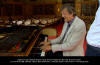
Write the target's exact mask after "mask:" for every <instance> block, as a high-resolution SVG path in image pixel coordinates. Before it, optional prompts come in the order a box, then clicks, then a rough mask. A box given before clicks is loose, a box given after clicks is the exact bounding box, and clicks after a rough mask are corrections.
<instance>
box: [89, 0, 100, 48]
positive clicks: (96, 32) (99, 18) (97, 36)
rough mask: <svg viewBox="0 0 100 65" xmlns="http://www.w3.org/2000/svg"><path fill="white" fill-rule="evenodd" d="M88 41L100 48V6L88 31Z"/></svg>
mask: <svg viewBox="0 0 100 65" xmlns="http://www.w3.org/2000/svg"><path fill="white" fill-rule="evenodd" d="M99 3H100V0H99ZM87 42H88V44H90V45H92V46H94V47H99V48H100V6H99V8H98V10H97V12H96V16H95V20H94V22H93V23H92V25H91V27H90V30H89V31H88V34H87Z"/></svg>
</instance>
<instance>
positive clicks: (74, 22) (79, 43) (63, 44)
mask: <svg viewBox="0 0 100 65" xmlns="http://www.w3.org/2000/svg"><path fill="white" fill-rule="evenodd" d="M61 13H62V17H63V18H64V21H65V23H64V25H63V30H62V33H61V35H60V36H59V37H58V38H56V39H54V40H51V41H50V42H41V44H44V45H43V46H42V47H41V49H42V50H43V51H45V52H48V51H50V50H52V52H53V53H56V52H58V51H62V53H63V56H84V51H83V43H84V39H85V35H86V27H85V24H84V21H82V20H81V19H80V18H79V17H77V16H76V12H75V10H74V8H73V7H71V6H68V5H67V4H65V5H63V6H62V9H61Z"/></svg>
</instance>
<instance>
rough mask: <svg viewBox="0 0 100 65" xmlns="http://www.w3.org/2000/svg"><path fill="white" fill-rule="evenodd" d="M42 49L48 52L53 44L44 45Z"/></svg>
mask: <svg viewBox="0 0 100 65" xmlns="http://www.w3.org/2000/svg"><path fill="white" fill-rule="evenodd" d="M41 49H42V51H44V52H48V51H50V50H51V45H44V46H42V47H41Z"/></svg>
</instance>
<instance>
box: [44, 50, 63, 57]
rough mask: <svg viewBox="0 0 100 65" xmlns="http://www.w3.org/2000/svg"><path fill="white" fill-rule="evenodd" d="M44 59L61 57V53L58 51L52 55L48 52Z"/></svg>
mask: <svg viewBox="0 0 100 65" xmlns="http://www.w3.org/2000/svg"><path fill="white" fill-rule="evenodd" d="M45 56H46V57H63V52H62V51H58V52H55V53H53V52H52V51H49V52H47V53H46V55H45Z"/></svg>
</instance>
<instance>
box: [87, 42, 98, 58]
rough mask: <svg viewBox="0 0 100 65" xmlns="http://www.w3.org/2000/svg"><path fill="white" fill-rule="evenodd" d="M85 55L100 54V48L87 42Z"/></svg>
mask: <svg viewBox="0 0 100 65" xmlns="http://www.w3.org/2000/svg"><path fill="white" fill-rule="evenodd" d="M85 56H100V48H98V47H94V46H91V45H89V44H87V50H86V54H85Z"/></svg>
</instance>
